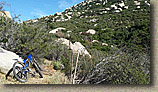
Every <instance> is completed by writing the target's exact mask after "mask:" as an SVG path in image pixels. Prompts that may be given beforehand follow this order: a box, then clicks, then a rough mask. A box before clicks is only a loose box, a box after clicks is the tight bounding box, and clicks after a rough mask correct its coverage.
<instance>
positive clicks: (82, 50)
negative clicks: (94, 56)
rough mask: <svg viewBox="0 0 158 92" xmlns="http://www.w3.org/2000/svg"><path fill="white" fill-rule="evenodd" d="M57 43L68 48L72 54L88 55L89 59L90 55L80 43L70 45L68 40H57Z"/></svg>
mask: <svg viewBox="0 0 158 92" xmlns="http://www.w3.org/2000/svg"><path fill="white" fill-rule="evenodd" d="M57 42H61V43H62V44H65V45H66V46H68V47H69V48H70V49H71V50H72V51H73V52H74V53H79V54H80V55H83V56H84V55H88V56H89V57H90V58H91V55H90V54H89V52H88V51H87V50H86V48H85V47H84V46H83V45H82V44H81V43H80V42H75V43H73V44H72V43H71V42H70V41H69V40H67V39H65V38H59V39H58V40H57Z"/></svg>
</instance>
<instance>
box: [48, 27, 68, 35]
mask: <svg viewBox="0 0 158 92" xmlns="http://www.w3.org/2000/svg"><path fill="white" fill-rule="evenodd" d="M62 30H66V29H65V28H62V27H59V28H56V29H53V30H51V31H50V32H49V33H53V34H55V33H57V32H58V31H62Z"/></svg>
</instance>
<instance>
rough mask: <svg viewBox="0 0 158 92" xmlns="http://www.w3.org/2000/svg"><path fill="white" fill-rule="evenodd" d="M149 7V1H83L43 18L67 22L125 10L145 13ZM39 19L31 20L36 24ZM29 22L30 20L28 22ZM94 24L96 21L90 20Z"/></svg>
mask: <svg viewBox="0 0 158 92" xmlns="http://www.w3.org/2000/svg"><path fill="white" fill-rule="evenodd" d="M149 7H150V1H149V0H135V1H133V0H110V1H108V0H85V1H82V2H81V3H79V4H76V5H74V6H72V7H69V8H67V9H66V10H65V11H64V12H61V13H60V12H56V13H55V14H54V15H49V16H46V17H43V18H42V19H44V20H48V19H49V18H51V21H52V22H60V21H67V20H69V19H72V18H74V17H75V18H76V17H77V18H88V17H94V16H99V15H107V14H112V13H121V12H124V11H127V10H130V12H133V11H138V10H141V11H146V10H147V8H149ZM38 20H39V19H35V20H32V21H33V22H37V21H38ZM30 21H31V20H30ZM91 21H92V22H95V21H96V20H95V19H94V20H91Z"/></svg>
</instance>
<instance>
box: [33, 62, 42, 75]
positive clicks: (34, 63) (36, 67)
mask: <svg viewBox="0 0 158 92" xmlns="http://www.w3.org/2000/svg"><path fill="white" fill-rule="evenodd" d="M33 67H34V68H35V71H36V72H37V73H38V74H39V75H40V78H43V74H42V72H41V71H40V69H41V68H40V67H39V65H38V64H37V62H35V61H33Z"/></svg>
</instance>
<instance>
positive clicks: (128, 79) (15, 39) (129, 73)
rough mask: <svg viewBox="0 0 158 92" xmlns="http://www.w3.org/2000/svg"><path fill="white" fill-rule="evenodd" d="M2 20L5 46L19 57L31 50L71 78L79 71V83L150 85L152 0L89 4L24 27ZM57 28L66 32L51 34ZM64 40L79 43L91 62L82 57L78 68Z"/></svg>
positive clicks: (99, 0) (93, 1)
mask: <svg viewBox="0 0 158 92" xmlns="http://www.w3.org/2000/svg"><path fill="white" fill-rule="evenodd" d="M0 20H1V21H0V22H1V23H0V26H2V28H1V30H2V31H1V33H0V45H1V46H2V47H3V48H6V49H8V50H11V51H13V52H15V53H17V54H23V53H27V52H28V51H30V53H31V54H33V55H36V56H37V57H40V58H39V62H40V60H42V59H41V58H46V59H49V60H52V61H55V62H56V63H54V64H53V66H58V65H57V64H58V63H60V64H62V65H63V66H64V69H63V70H62V72H64V73H65V75H66V76H68V78H69V79H70V78H71V76H70V75H71V73H72V74H75V73H74V72H75V71H76V76H77V77H75V83H76V84H102V83H110V84H148V83H150V4H149V0H135V1H133V0H110V1H109V0H85V1H83V2H81V3H79V4H77V5H74V6H72V7H70V8H68V9H66V10H65V11H63V12H62V13H56V14H55V15H50V16H45V17H42V18H38V19H35V20H28V21H25V22H23V23H20V24H18V23H15V22H14V21H13V20H8V19H6V18H4V17H0ZM56 28H64V29H65V30H59V32H57V33H55V34H52V33H50V31H52V30H55V29H56ZM6 30H7V31H6ZM89 30H91V31H92V30H93V33H91V32H89ZM59 38H65V39H67V40H70V41H71V42H72V44H73V43H75V42H80V43H81V44H82V45H83V46H84V47H85V49H86V50H87V51H88V52H89V54H90V55H91V58H89V57H87V56H82V55H79V58H78V66H77V69H76V70H75V67H76V61H77V60H76V59H77V54H75V53H72V50H70V48H68V47H67V46H65V45H62V44H61V43H58V42H57V40H58V39H59ZM41 63H43V62H42V61H41ZM121 76H122V77H121Z"/></svg>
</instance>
